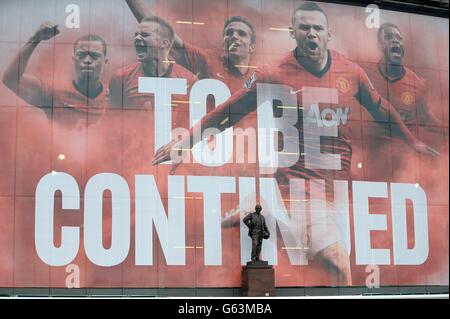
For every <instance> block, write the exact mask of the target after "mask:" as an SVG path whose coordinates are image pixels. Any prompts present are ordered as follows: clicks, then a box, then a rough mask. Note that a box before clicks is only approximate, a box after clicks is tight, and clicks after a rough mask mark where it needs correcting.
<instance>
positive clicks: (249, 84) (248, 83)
mask: <svg viewBox="0 0 450 319" xmlns="http://www.w3.org/2000/svg"><path fill="white" fill-rule="evenodd" d="M256 80H257V77H256V72H253V74H252V76H251V77H250V78H249V79H248V80H247V81H246V82H245V83H244V88H246V89H251V88H252V85H253V83H255V82H256Z"/></svg>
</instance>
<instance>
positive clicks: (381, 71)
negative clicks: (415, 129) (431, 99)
mask: <svg viewBox="0 0 450 319" xmlns="http://www.w3.org/2000/svg"><path fill="white" fill-rule="evenodd" d="M378 46H379V48H380V50H381V53H382V57H381V60H380V62H379V63H378V64H377V65H376V66H374V67H370V66H367V67H365V70H366V72H367V75H368V76H369V78H370V79H371V81H372V83H373V85H374V87H375V88H376V89H377V91H378V92H380V94H382V95H383V97H384V98H385V99H389V101H390V102H391V104H392V105H393V106H394V107H395V108H396V110H397V111H398V113H400V116H401V118H402V120H403V122H405V124H406V125H407V126H410V125H418V124H419V125H424V126H426V127H427V128H433V127H439V126H440V122H439V120H438V119H437V118H436V117H435V116H434V115H433V114H432V113H431V112H430V109H429V107H428V105H427V90H426V85H425V80H424V79H422V78H420V77H419V76H418V75H417V74H416V73H414V72H413V71H412V70H411V69H409V68H408V67H406V66H405V65H403V58H404V55H405V47H404V43H403V35H402V33H401V31H400V29H399V27H398V26H396V25H395V24H392V23H384V24H382V25H381V26H380V28H379V29H378Z"/></svg>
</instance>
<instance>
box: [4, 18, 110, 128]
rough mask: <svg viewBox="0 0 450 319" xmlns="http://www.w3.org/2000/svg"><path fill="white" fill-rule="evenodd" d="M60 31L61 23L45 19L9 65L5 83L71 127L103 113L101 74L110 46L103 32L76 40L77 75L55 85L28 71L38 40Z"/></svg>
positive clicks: (49, 115) (74, 58)
mask: <svg viewBox="0 0 450 319" xmlns="http://www.w3.org/2000/svg"><path fill="white" fill-rule="evenodd" d="M59 33H60V31H59V29H58V25H55V24H53V23H51V22H45V23H43V24H42V25H41V26H40V27H39V29H38V30H37V31H36V32H35V34H34V35H33V36H32V37H31V38H30V40H29V41H28V42H27V43H26V44H25V45H24V46H23V48H22V49H21V50H20V52H19V54H18V55H17V56H16V57H15V58H14V59H13V60H12V62H11V63H10V64H9V66H8V67H7V68H6V71H5V73H4V75H3V83H4V84H5V85H6V86H7V87H8V88H9V89H10V90H12V91H13V92H15V93H16V94H17V95H18V96H19V97H20V98H22V99H23V100H25V101H26V102H27V103H29V104H31V105H34V106H36V107H39V108H41V109H42V110H44V111H45V112H46V115H47V116H48V117H49V118H52V119H53V120H54V121H56V122H58V123H61V124H62V123H63V124H64V126H66V127H68V128H74V127H76V126H79V125H80V124H83V123H84V122H87V114H89V123H94V122H95V120H98V119H99V118H100V117H101V115H102V114H103V113H104V110H105V105H106V103H105V99H106V90H105V89H104V87H103V84H102V82H101V76H102V73H103V69H104V67H105V65H106V63H107V62H108V59H107V57H106V52H107V47H106V43H105V41H104V40H103V39H102V38H101V37H100V36H98V35H92V34H89V35H85V36H82V37H80V38H79V39H78V40H77V41H76V42H75V44H74V52H73V56H72V60H73V63H74V75H73V77H62V78H60V79H59V80H60V81H58V83H55V85H54V87H53V88H52V86H51V84H48V83H45V82H44V81H43V80H42V79H40V78H38V77H36V76H35V75H31V74H26V73H25V70H26V67H27V65H28V62H29V60H30V58H31V56H32V54H33V52H34V50H35V49H36V48H37V46H38V45H39V43H41V42H42V41H46V40H49V39H51V38H53V37H55V36H56V35H57V34H59ZM17 70H18V72H17ZM67 111H69V112H70V113H71V115H70V116H67V113H66V112H67Z"/></svg>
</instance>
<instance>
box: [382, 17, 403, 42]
mask: <svg viewBox="0 0 450 319" xmlns="http://www.w3.org/2000/svg"><path fill="white" fill-rule="evenodd" d="M389 28H394V29H397V30H398V31H399V32H401V30H400V28H399V27H398V26H397V25H396V24H393V23H390V22H386V23H383V24H382V25H380V27H379V28H378V32H377V39H378V42H381V37H382V36H383V32H385V31H386V30H387V29H389Z"/></svg>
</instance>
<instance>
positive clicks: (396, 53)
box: [389, 47, 403, 56]
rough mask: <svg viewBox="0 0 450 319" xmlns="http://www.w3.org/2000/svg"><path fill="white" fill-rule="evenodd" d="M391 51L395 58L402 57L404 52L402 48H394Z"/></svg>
mask: <svg viewBox="0 0 450 319" xmlns="http://www.w3.org/2000/svg"><path fill="white" fill-rule="evenodd" d="M389 51H390V52H391V54H392V55H394V56H401V55H402V54H403V50H402V48H401V47H392V48H391V49H390V50H389Z"/></svg>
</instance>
